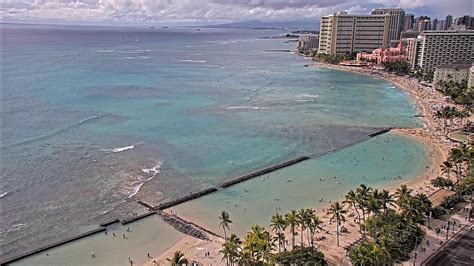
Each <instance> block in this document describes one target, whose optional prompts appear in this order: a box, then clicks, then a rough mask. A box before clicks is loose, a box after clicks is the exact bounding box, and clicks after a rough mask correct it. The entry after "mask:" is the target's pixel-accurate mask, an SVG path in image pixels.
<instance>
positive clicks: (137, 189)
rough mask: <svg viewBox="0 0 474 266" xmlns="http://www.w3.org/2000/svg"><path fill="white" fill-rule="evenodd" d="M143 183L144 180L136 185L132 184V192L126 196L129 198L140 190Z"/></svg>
mask: <svg viewBox="0 0 474 266" xmlns="http://www.w3.org/2000/svg"><path fill="white" fill-rule="evenodd" d="M143 184H145V182H143V183H140V184H138V185H137V186H134V187H133V190H132V193H130V194H129V195H128V198H131V197H133V196H135V195H137V193H138V191H140V188H142V186H143Z"/></svg>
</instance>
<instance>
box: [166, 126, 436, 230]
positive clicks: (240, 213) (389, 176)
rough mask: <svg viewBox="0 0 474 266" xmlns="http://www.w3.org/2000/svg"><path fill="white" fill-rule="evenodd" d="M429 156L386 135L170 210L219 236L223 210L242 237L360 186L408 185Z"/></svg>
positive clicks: (413, 144) (418, 147)
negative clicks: (277, 218)
mask: <svg viewBox="0 0 474 266" xmlns="http://www.w3.org/2000/svg"><path fill="white" fill-rule="evenodd" d="M428 154H429V151H427V150H426V149H425V147H424V146H423V145H422V144H420V143H419V142H417V141H415V140H413V139H411V138H407V137H401V136H399V135H395V134H392V133H388V134H384V135H379V136H377V137H374V138H372V139H370V140H368V141H365V142H362V143H359V144H356V145H354V146H352V147H349V148H347V149H343V150H340V151H337V152H334V153H331V154H328V155H325V156H322V157H319V158H315V159H310V160H307V161H304V162H301V163H298V164H295V165H292V166H290V167H287V168H284V169H280V170H278V171H276V172H272V173H270V174H267V175H264V176H262V177H258V178H255V179H252V180H249V181H246V182H243V183H240V184H238V185H235V186H232V187H230V188H227V189H224V190H222V191H219V192H217V193H213V194H210V195H207V196H204V197H202V198H199V199H197V200H193V201H189V202H186V203H183V204H181V205H178V206H175V207H173V208H170V209H169V210H172V211H173V213H177V214H178V215H179V216H182V217H185V218H187V219H190V220H191V221H194V222H197V223H199V224H200V225H202V226H204V227H206V228H208V229H210V230H212V231H213V232H217V233H220V232H221V229H220V228H219V220H218V218H217V217H218V216H219V215H220V212H221V211H222V210H225V211H227V212H228V213H229V214H230V218H231V220H232V221H233V223H232V225H231V231H232V232H235V233H237V234H238V235H240V236H242V237H243V235H244V234H245V233H246V232H248V231H249V228H250V227H251V226H252V225H254V224H260V225H264V226H268V225H269V222H270V218H271V216H272V215H273V214H275V213H277V212H278V213H280V214H285V213H287V212H289V211H290V210H292V209H296V210H299V209H301V208H313V209H316V210H321V209H322V208H324V207H326V206H327V204H328V201H329V200H331V201H335V200H340V199H341V196H342V195H344V194H345V193H347V191H349V190H351V189H354V188H355V187H357V186H359V185H360V184H368V185H370V186H372V187H376V188H383V187H386V186H393V185H397V184H400V183H403V182H406V181H407V180H409V179H410V178H412V177H414V176H416V175H418V174H421V173H422V172H423V171H425V169H426V167H427V166H428V165H429V163H430V162H429V155H428ZM398 176H401V177H402V179H401V180H400V179H398V178H397V177H398ZM334 177H336V178H334ZM394 178H395V179H394ZM321 179H322V180H323V181H321ZM320 199H324V201H323V202H320Z"/></svg>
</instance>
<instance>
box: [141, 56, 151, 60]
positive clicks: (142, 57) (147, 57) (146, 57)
mask: <svg viewBox="0 0 474 266" xmlns="http://www.w3.org/2000/svg"><path fill="white" fill-rule="evenodd" d="M149 58H150V57H149V56H140V59H149Z"/></svg>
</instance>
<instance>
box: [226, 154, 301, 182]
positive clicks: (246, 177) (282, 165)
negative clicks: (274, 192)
mask: <svg viewBox="0 0 474 266" xmlns="http://www.w3.org/2000/svg"><path fill="white" fill-rule="evenodd" d="M308 159H309V157H308V156H302V157H298V158H296V159H293V160H290V161H286V162H283V163H280V164H276V165H273V166H270V167H267V168H264V169H262V170H259V171H256V172H253V173H250V174H247V175H244V176H241V177H237V178H235V179H232V180H229V181H226V182H223V183H221V184H220V185H219V187H222V188H227V187H230V186H233V185H236V184H238V183H242V182H244V181H247V180H249V179H252V178H255V177H258V176H261V175H264V174H268V173H270V172H273V171H276V170H279V169H281V168H285V167H288V166H290V165H293V164H297V163H299V162H302V161H305V160H308Z"/></svg>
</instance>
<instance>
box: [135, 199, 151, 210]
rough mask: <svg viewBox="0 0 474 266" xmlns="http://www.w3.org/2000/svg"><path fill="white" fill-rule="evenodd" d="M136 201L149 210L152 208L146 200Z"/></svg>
mask: <svg viewBox="0 0 474 266" xmlns="http://www.w3.org/2000/svg"><path fill="white" fill-rule="evenodd" d="M137 203H138V204H140V205H142V206H143V207H146V208H148V209H150V210H152V209H153V206H151V205H150V204H148V203H146V202H144V201H141V200H137Z"/></svg>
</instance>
